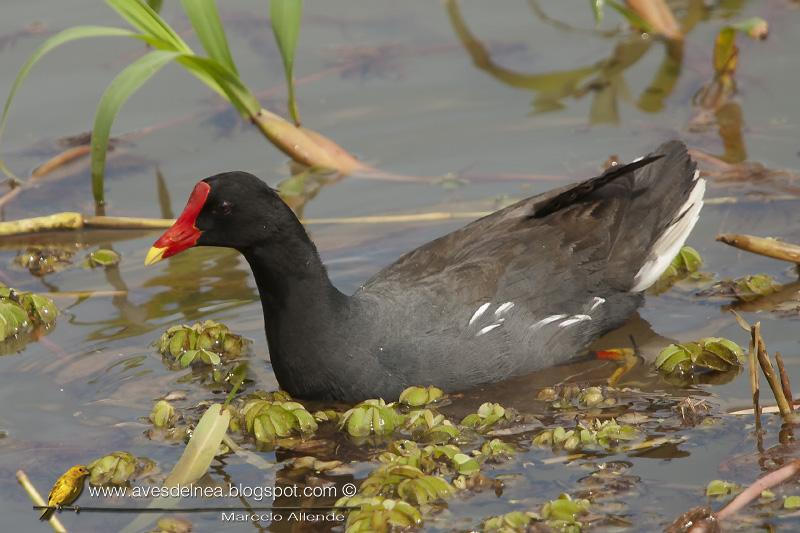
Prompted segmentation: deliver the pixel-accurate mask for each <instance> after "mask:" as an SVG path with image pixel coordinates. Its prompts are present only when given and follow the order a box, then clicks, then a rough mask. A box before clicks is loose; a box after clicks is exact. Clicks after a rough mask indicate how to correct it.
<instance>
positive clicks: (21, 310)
mask: <svg viewBox="0 0 800 533" xmlns="http://www.w3.org/2000/svg"><path fill="white" fill-rule="evenodd" d="M56 316H58V308H57V307H56V305H55V304H54V303H53V300H51V299H50V298H47V297H46V296H42V295H39V294H35V293H32V292H20V291H16V290H15V289H12V288H10V287H7V286H5V285H3V284H0V340H5V339H8V338H9V337H14V336H16V335H20V334H23V333H27V332H29V331H30V330H31V329H32V328H33V327H35V326H50V325H52V324H53V323H54V322H55V320H56Z"/></svg>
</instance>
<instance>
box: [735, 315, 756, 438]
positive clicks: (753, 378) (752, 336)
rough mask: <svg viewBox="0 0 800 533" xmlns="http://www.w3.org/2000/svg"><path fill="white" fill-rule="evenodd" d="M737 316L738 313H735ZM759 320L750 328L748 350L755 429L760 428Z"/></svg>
mask: <svg viewBox="0 0 800 533" xmlns="http://www.w3.org/2000/svg"><path fill="white" fill-rule="evenodd" d="M737 316H738V315H737ZM760 328H761V322H758V323H756V325H754V326H752V329H751V330H750V331H751V333H750V351H749V353H748V359H749V361H750V390H751V391H752V392H753V414H755V417H756V431H758V430H759V429H761V403H760V400H759V389H758V366H757V364H756V359H757V357H758V355H757V354H758V348H759V338H760Z"/></svg>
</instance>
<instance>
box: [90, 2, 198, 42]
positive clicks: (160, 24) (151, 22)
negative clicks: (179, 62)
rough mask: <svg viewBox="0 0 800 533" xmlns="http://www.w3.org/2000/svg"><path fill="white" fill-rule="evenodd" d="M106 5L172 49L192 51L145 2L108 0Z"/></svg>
mask: <svg viewBox="0 0 800 533" xmlns="http://www.w3.org/2000/svg"><path fill="white" fill-rule="evenodd" d="M106 4H108V5H109V7H111V9H113V10H114V11H116V12H117V13H118V14H119V16H120V17H122V18H123V19H125V21H126V22H127V23H128V24H130V25H131V26H133V27H134V28H136V29H137V30H139V31H140V32H142V33H144V34H145V35H149V36H151V37H155V38H156V39H158V40H159V41H162V42H163V43H166V44H167V45H169V47H170V49H172V50H175V51H178V52H184V53H189V52H191V51H192V49H191V48H189V45H188V44H186V42H185V41H184V40H183V39H181V38H180V36H179V35H178V33H177V32H176V31H175V30H173V29H172V28H171V27H170V25H169V24H167V23H166V22H164V19H162V18H161V17H160V16H159V14H158V13H156V12H155V11H154V10H153V9H152V8H151V7H150V6H148V5H147V4H145V3H144V2H141V1H140V0H106Z"/></svg>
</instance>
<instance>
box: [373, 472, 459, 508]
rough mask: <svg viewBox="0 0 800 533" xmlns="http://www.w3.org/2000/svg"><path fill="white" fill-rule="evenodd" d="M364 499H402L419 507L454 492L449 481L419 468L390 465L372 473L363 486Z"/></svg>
mask: <svg viewBox="0 0 800 533" xmlns="http://www.w3.org/2000/svg"><path fill="white" fill-rule="evenodd" d="M359 492H360V493H361V495H363V496H387V497H391V496H394V497H399V498H401V499H403V500H405V501H407V502H409V503H416V504H419V505H422V504H427V503H432V502H435V501H437V500H442V499H445V498H448V497H449V496H451V495H452V494H453V493H454V492H455V489H454V488H453V486H452V485H450V483H448V482H447V480H446V479H444V478H442V477H439V476H434V475H430V474H426V473H425V472H423V471H422V470H420V469H419V468H418V467H416V466H412V465H408V464H388V465H385V466H381V467H379V468H377V469H376V470H373V471H372V472H371V473H370V475H369V476H367V479H365V480H364V481H363V482H362V483H361V488H360V489H359Z"/></svg>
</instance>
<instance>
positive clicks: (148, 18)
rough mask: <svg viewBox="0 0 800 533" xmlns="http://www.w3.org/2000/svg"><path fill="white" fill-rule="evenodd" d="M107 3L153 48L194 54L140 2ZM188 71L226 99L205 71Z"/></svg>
mask: <svg viewBox="0 0 800 533" xmlns="http://www.w3.org/2000/svg"><path fill="white" fill-rule="evenodd" d="M106 3H107V4H108V5H109V6H110V7H111V8H112V9H113V10H114V11H116V12H117V13H118V14H119V16H120V17H122V18H123V19H125V21H126V22H128V24H130V25H131V26H133V27H134V28H135V29H137V30H139V31H141V32H142V36H141V38H142V39H144V40H146V41H147V43H148V44H150V46H152V47H153V48H156V49H158V50H171V51H174V52H181V53H183V54H193V53H194V52H193V51H192V49H191V48H190V47H189V45H188V44H186V42H185V41H184V40H183V39H181V38H180V36H179V35H178V34H177V32H176V31H175V30H173V29H172V27H171V26H170V25H169V24H167V23H166V22H165V21H164V19H162V18H161V17H160V16H159V15H158V13H156V12H155V11H153V10H152V9H151V8H150V7H149V6H148V5H146V4H144V3H143V2H141V1H140V0H106ZM188 70H189V72H190V73H191V74H192V75H194V76H195V77H196V78H197V79H199V80H200V81H202V82H203V83H205V84H206V85H207V86H208V87H210V88H211V90H213V91H214V92H216V93H217V94H219V95H220V96H222V97H225V91H224V90H223V89H222V87H220V86H219V84H218V83H217V82H216V81H214V78H213V77H211V76H209V75H208V74H206V72H205V71H203V70H202V69H199V70H198V69H192V68H189V69H188Z"/></svg>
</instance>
